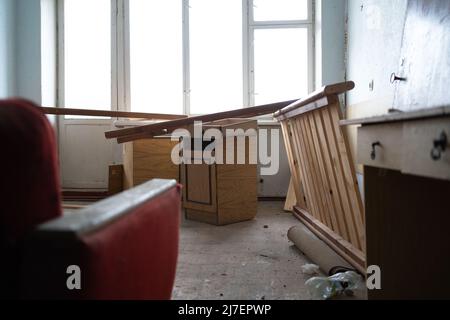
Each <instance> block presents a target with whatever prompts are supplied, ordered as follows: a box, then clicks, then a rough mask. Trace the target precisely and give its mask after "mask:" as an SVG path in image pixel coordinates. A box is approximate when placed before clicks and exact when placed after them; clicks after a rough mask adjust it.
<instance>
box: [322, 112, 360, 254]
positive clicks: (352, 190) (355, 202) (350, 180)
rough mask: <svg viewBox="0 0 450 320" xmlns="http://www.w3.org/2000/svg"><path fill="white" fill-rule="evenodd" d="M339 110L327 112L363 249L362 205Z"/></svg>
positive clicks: (354, 221)
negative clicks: (340, 122) (335, 139)
mask: <svg viewBox="0 0 450 320" xmlns="http://www.w3.org/2000/svg"><path fill="white" fill-rule="evenodd" d="M339 108H340V106H339V104H338V103H334V104H332V105H330V107H329V111H330V116H331V122H332V124H333V128H334V131H335V135H336V138H337V143H338V149H339V153H340V158H341V163H342V168H343V170H344V178H345V183H346V186H347V190H348V195H349V198H350V201H351V208H352V214H353V223H354V224H355V228H356V231H357V234H358V238H359V241H360V248H363V247H364V245H365V237H364V233H365V232H364V223H363V219H364V217H363V205H362V201H361V197H360V196H359V189H358V182H357V180H356V171H355V168H354V164H353V161H352V158H351V155H349V150H350V147H349V145H348V140H347V139H346V136H345V132H344V131H343V130H342V129H341V127H340V126H339V120H340V119H341V115H340V109H339Z"/></svg>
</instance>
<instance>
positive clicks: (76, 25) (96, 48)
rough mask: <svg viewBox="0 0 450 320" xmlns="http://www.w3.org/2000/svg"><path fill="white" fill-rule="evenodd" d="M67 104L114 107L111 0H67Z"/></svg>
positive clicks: (67, 105) (65, 14)
mask: <svg viewBox="0 0 450 320" xmlns="http://www.w3.org/2000/svg"><path fill="white" fill-rule="evenodd" d="M64 105H65V106H66V107H67V108H79V109H99V110H111V0H95V1H92V0H65V1H64ZM67 118H71V117H69V116H67ZM72 118H73V117H72ZM76 118H80V117H76Z"/></svg>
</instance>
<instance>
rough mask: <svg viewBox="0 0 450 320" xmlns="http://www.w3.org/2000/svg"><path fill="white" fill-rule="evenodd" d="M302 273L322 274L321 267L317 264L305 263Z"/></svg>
mask: <svg viewBox="0 0 450 320" xmlns="http://www.w3.org/2000/svg"><path fill="white" fill-rule="evenodd" d="M301 269H302V273H303V274H307V275H310V276H314V275H317V274H320V268H319V266H318V265H316V264H305V265H303V266H302V267H301Z"/></svg>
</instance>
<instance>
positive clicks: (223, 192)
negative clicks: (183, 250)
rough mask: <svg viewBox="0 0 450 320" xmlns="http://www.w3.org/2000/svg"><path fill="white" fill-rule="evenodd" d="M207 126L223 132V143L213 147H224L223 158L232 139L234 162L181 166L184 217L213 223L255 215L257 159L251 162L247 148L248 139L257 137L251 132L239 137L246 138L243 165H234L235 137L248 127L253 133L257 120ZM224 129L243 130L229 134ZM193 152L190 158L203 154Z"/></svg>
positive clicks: (236, 150) (236, 152) (235, 161)
mask: <svg viewBox="0 0 450 320" xmlns="http://www.w3.org/2000/svg"><path fill="white" fill-rule="evenodd" d="M208 128H215V129H218V130H220V131H221V132H222V134H223V136H224V140H223V144H222V145H221V146H220V145H216V148H223V149H222V150H223V154H224V156H225V157H226V149H225V148H226V145H227V143H229V142H233V144H234V161H233V163H234V164H205V163H204V162H203V164H182V165H181V168H180V177H181V183H182V184H183V204H184V208H185V212H186V217H187V219H191V220H196V221H201V222H206V223H210V224H214V225H226V224H231V223H236V222H241V221H246V220H251V219H253V218H254V217H255V216H256V211H257V165H256V162H255V163H254V164H251V163H250V159H251V158H252V156H256V154H252V153H253V152H256V150H255V149H253V148H251V147H250V142H251V141H256V139H255V140H253V139H251V138H252V137H251V134H250V135H249V134H246V135H244V136H242V138H244V139H245V155H244V156H245V157H244V159H245V163H244V164H237V158H238V149H237V139H239V136H241V135H242V133H243V132H245V131H247V130H249V129H250V130H254V133H255V134H256V130H257V122H256V121H254V120H247V119H226V120H221V121H216V122H211V123H208V124H205V125H204V126H203V129H208ZM227 129H242V130H243V131H241V132H240V133H236V134H231V135H230V134H229V133H227ZM252 132H253V131H252ZM247 133H250V131H247ZM216 150H217V149H216ZM192 151H193V152H192V154H193V159H194V158H195V157H198V156H199V155H200V156H201V155H202V152H198V150H192ZM195 151H197V152H195ZM203 160H204V159H203ZM224 160H226V158H225V159H224Z"/></svg>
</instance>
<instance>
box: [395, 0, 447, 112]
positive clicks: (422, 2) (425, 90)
mask: <svg viewBox="0 0 450 320" xmlns="http://www.w3.org/2000/svg"><path fill="white" fill-rule="evenodd" d="M449 15H450V1H448V0H433V1H426V0H409V1H408V8H407V15H406V22H405V28H404V33H403V40H402V53H401V58H402V59H405V60H404V61H402V62H400V71H399V72H398V74H399V75H400V76H402V77H405V78H406V79H407V81H401V82H398V85H397V89H396V94H395V99H394V107H395V108H396V109H400V110H403V111H409V110H414V109H420V108H430V107H440V106H448V105H450V90H448V84H449V83H450V54H449V52H450V19H449V18H448V17H449ZM394 71H397V70H392V71H391V72H394Z"/></svg>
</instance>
